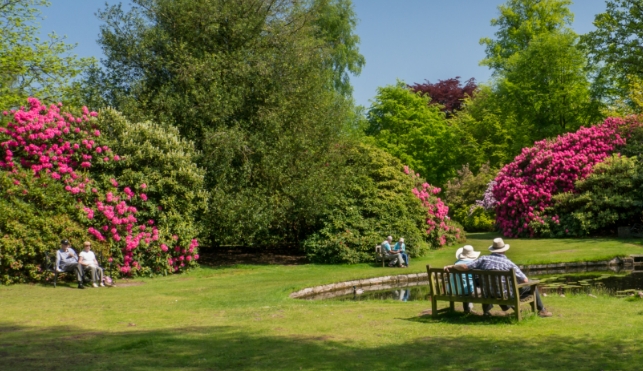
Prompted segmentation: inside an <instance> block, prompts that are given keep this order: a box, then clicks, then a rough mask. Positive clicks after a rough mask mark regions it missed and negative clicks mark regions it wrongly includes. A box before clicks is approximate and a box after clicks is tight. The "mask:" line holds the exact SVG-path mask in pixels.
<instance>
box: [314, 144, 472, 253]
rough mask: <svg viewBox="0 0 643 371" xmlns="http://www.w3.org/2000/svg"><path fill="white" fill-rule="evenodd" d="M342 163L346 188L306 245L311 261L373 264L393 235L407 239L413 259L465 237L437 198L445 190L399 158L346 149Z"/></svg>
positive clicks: (358, 147) (371, 150) (364, 149)
mask: <svg viewBox="0 0 643 371" xmlns="http://www.w3.org/2000/svg"><path fill="white" fill-rule="evenodd" d="M342 158H343V159H344V161H345V163H344V164H342V165H343V166H342V168H344V169H345V170H344V171H345V173H344V174H343V175H342V177H343V178H342V181H341V182H339V184H341V185H342V187H343V188H342V189H338V190H337V191H336V192H335V194H336V199H335V201H334V202H333V204H332V205H331V207H330V208H329V211H328V213H327V214H326V215H325V216H324V218H323V226H322V227H321V228H320V229H319V230H318V231H317V232H315V233H313V234H312V235H311V236H310V237H309V238H308V239H307V240H306V241H305V243H304V250H305V251H306V254H307V256H308V258H309V259H310V260H311V261H314V262H320V263H358V262H365V261H372V259H373V248H374V246H375V245H377V244H379V243H381V242H382V241H383V240H384V239H385V238H386V236H388V235H392V236H394V237H395V238H396V239H397V238H399V237H404V239H405V242H406V246H407V251H408V252H409V254H410V255H411V256H422V255H423V254H425V253H426V252H427V251H428V249H429V248H432V247H434V248H435V247H440V246H443V245H446V244H449V243H452V242H453V241H455V239H456V238H462V237H463V232H462V231H460V227H459V226H457V225H456V224H455V223H453V222H452V221H450V220H449V218H448V216H447V213H448V208H447V207H446V205H444V203H443V202H442V201H441V200H440V199H439V198H438V197H437V193H439V192H440V190H439V189H438V188H434V187H432V186H430V185H429V184H427V183H425V182H424V181H423V180H422V179H421V178H420V177H419V175H417V174H415V173H414V172H412V171H411V170H410V169H409V168H408V167H403V166H402V163H401V162H400V161H399V160H398V159H397V158H395V157H393V156H392V155H390V154H388V153H386V152H384V151H382V150H380V149H377V148H374V147H371V146H368V145H363V144H360V145H356V146H351V147H349V148H347V149H345V150H344V153H342ZM456 236H457V237H456Z"/></svg>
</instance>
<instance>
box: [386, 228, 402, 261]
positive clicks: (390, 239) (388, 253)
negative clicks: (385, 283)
mask: <svg viewBox="0 0 643 371" xmlns="http://www.w3.org/2000/svg"><path fill="white" fill-rule="evenodd" d="M391 242H393V236H388V237H386V239H385V240H384V242H382V247H383V248H384V251H385V253H386V256H387V257H388V259H390V260H391V263H390V264H389V265H390V266H393V265H394V264H395V262H396V261H397V266H398V267H400V268H402V267H403V265H402V255H400V253H399V252H396V251H393V249H392V248H391Z"/></svg>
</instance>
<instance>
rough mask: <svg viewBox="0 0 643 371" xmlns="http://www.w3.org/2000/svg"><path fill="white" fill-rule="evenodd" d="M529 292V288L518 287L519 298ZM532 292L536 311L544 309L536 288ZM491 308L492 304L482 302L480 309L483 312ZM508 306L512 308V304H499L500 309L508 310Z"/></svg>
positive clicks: (527, 294)
mask: <svg viewBox="0 0 643 371" xmlns="http://www.w3.org/2000/svg"><path fill="white" fill-rule="evenodd" d="M530 293H531V291H530V290H529V288H527V287H523V288H521V289H520V298H526V297H527V296H529V294H530ZM534 294H535V295H536V308H537V309H538V311H541V310H543V309H545V306H544V305H543V302H542V300H540V294H539V293H538V289H535V290H534ZM491 308H493V304H482V310H483V311H484V312H485V313H486V312H488V311H490V310H491ZM510 308H513V305H501V306H500V309H502V310H504V311H506V310H509V309H510ZM514 309H515V308H514Z"/></svg>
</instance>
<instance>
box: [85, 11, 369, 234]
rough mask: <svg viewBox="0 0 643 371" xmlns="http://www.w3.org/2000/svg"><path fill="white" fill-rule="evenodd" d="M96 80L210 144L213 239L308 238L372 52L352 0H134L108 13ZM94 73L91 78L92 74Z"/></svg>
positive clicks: (200, 144) (123, 102) (108, 96)
mask: <svg viewBox="0 0 643 371" xmlns="http://www.w3.org/2000/svg"><path fill="white" fill-rule="evenodd" d="M99 15H100V17H101V18H102V19H103V20H104V21H105V25H104V26H103V27H102V30H101V38H100V41H99V42H100V43H101V45H102V46H103V47H104V50H105V54H106V60H105V71H104V72H100V71H96V73H95V74H94V75H92V76H90V78H93V79H94V80H92V81H98V82H99V83H98V86H101V87H102V89H103V90H104V93H103V94H100V95H99V96H98V98H99V99H96V95H95V94H94V93H95V91H90V92H89V93H88V94H87V96H89V97H92V96H93V97H94V104H97V105H102V104H105V102H107V103H109V104H111V105H114V106H115V107H117V108H119V110H121V111H122V112H126V114H127V115H128V117H129V118H131V119H132V121H138V120H139V118H145V119H148V118H151V119H153V121H155V122H163V123H167V124H169V125H173V126H176V127H177V128H178V129H179V132H180V133H181V135H182V136H183V137H185V138H188V139H190V140H192V141H194V143H195V145H196V148H197V149H199V150H200V151H202V153H203V156H202V157H201V159H200V161H199V164H200V165H201V166H203V167H204V168H205V169H206V171H207V172H206V185H207V189H208V190H209V191H210V194H211V199H210V207H209V212H207V213H206V214H204V215H203V219H204V220H205V225H207V228H208V230H207V231H206V234H207V235H208V237H209V240H210V241H209V242H210V243H211V244H212V245H221V244H234V245H272V244H299V243H300V242H301V241H303V240H304V239H305V238H306V237H307V236H308V235H309V234H310V233H312V231H314V230H316V228H318V225H319V218H320V216H321V215H322V214H323V212H325V209H326V207H327V205H328V200H329V199H330V196H331V194H332V192H333V190H334V188H336V187H337V184H336V183H337V180H336V179H337V177H336V176H334V174H335V171H336V170H337V165H336V164H337V163H338V162H337V161H336V160H335V159H334V158H333V154H332V151H331V146H332V145H334V144H335V143H338V142H340V138H341V135H342V129H343V128H345V127H346V126H350V124H347V123H348V122H356V123H359V120H358V119H355V117H352V116H351V111H352V102H351V101H350V100H349V99H348V98H347V97H346V96H344V94H348V92H349V91H350V86H348V85H347V84H348V80H347V74H348V73H358V72H359V69H360V68H361V66H362V65H363V57H362V56H361V55H359V53H358V49H357V43H358V38H357V37H356V36H355V35H354V34H353V33H352V30H353V28H354V25H355V15H354V12H353V10H352V7H351V3H350V1H347V0H314V1H313V0H311V1H305V2H300V1H294V0H277V1H272V2H258V1H256V0H241V1H235V2H230V1H227V0H178V1H175V0H172V1H170V0H136V1H134V5H133V8H132V10H131V11H129V12H125V11H123V10H122V8H121V7H120V6H113V7H108V8H106V9H105V10H104V11H103V12H100V13H99ZM88 81H89V80H88Z"/></svg>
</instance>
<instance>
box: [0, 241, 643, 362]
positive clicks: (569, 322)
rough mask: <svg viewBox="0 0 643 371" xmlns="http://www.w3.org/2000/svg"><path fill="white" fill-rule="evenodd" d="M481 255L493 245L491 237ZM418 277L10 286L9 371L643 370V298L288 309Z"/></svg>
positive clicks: (307, 274)
mask: <svg viewBox="0 0 643 371" xmlns="http://www.w3.org/2000/svg"><path fill="white" fill-rule="evenodd" d="M474 237H477V236H474ZM509 242H510V243H511V244H512V248H511V250H510V251H511V252H512V253H513V254H515V255H514V256H511V257H512V258H513V259H515V260H516V261H517V262H519V263H526V262H531V261H528V259H532V257H533V259H535V260H534V262H545V261H570V260H594V258H597V259H604V258H605V257H608V256H609V257H612V256H614V255H627V254H630V253H638V252H639V250H641V249H642V248H641V247H640V246H638V245H634V244H630V243H624V242H619V241H615V240H602V241H580V240H542V241H509ZM470 243H472V244H473V245H474V246H476V248H482V247H485V246H488V245H489V242H488V238H486V237H484V238H481V239H472V240H471V241H470ZM542 246H545V247H542ZM584 246H589V247H588V248H585V247H584ZM568 250H577V251H578V252H572V251H568ZM453 251H454V249H453V248H450V249H449V250H444V251H439V252H434V253H432V254H431V256H430V257H429V258H424V259H416V260H414V261H413V262H412V264H413V265H414V267H413V270H418V271H420V270H421V269H422V267H421V265H423V264H425V263H426V262H428V261H430V262H431V263H432V264H436V265H439V264H445V263H450V262H451V260H453ZM585 251H588V253H585ZM603 253H604V254H607V255H605V256H603V255H601V254H603ZM557 257H561V258H560V259H558V258H557ZM434 262H435V263H434ZM410 270H411V269H409V270H402V269H393V268H384V269H383V268H378V267H375V266H371V265H357V266H316V265H305V266H238V267H231V268H221V269H210V268H203V269H199V270H196V271H195V272H193V273H191V274H189V275H184V276H175V277H166V278H160V279H141V280H136V281H137V282H142V283H143V284H141V285H138V286H129V287H117V288H112V289H88V290H77V289H71V288H67V287H59V288H57V289H53V288H51V287H50V286H47V287H45V286H41V285H15V286H9V287H0V370H18V371H21V370H39V371H42V370H91V371H95V370H396V369H400V370H427V369H431V370H491V369H493V370H524V369H530V370H556V369H560V370H570V369H574V370H585V369H586V370H599V369H619V370H638V369H640V364H641V362H643V354H642V353H641V352H640V350H641V345H640V344H641V342H643V331H642V330H641V329H642V328H643V301H642V300H632V301H627V300H623V299H615V298H611V297H604V296H599V297H598V298H592V297H588V296H568V297H566V298H561V297H547V298H546V299H545V304H546V305H547V306H548V308H549V309H550V310H552V311H553V312H554V317H553V318H548V319H540V318H534V317H530V318H528V319H527V320H526V321H523V322H521V323H519V324H516V323H514V322H512V321H511V320H509V319H506V318H500V317H498V318H494V319H491V320H488V319H482V318H479V317H471V316H470V317H464V316H462V315H459V314H455V315H452V316H448V317H442V318H440V319H439V320H437V321H435V320H432V319H431V318H429V317H426V316H422V315H421V313H422V312H423V311H424V310H426V309H428V308H429V307H430V304H429V303H428V302H409V303H400V302H393V301H391V302H373V301H371V302H339V301H303V300H295V299H290V298H288V294H289V293H290V292H292V291H293V290H295V289H299V288H302V287H306V286H311V285H315V284H321V283H328V282H333V281H339V280H344V279H351V278H358V277H372V276H378V275H386V274H392V273H398V272H405V271H410Z"/></svg>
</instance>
